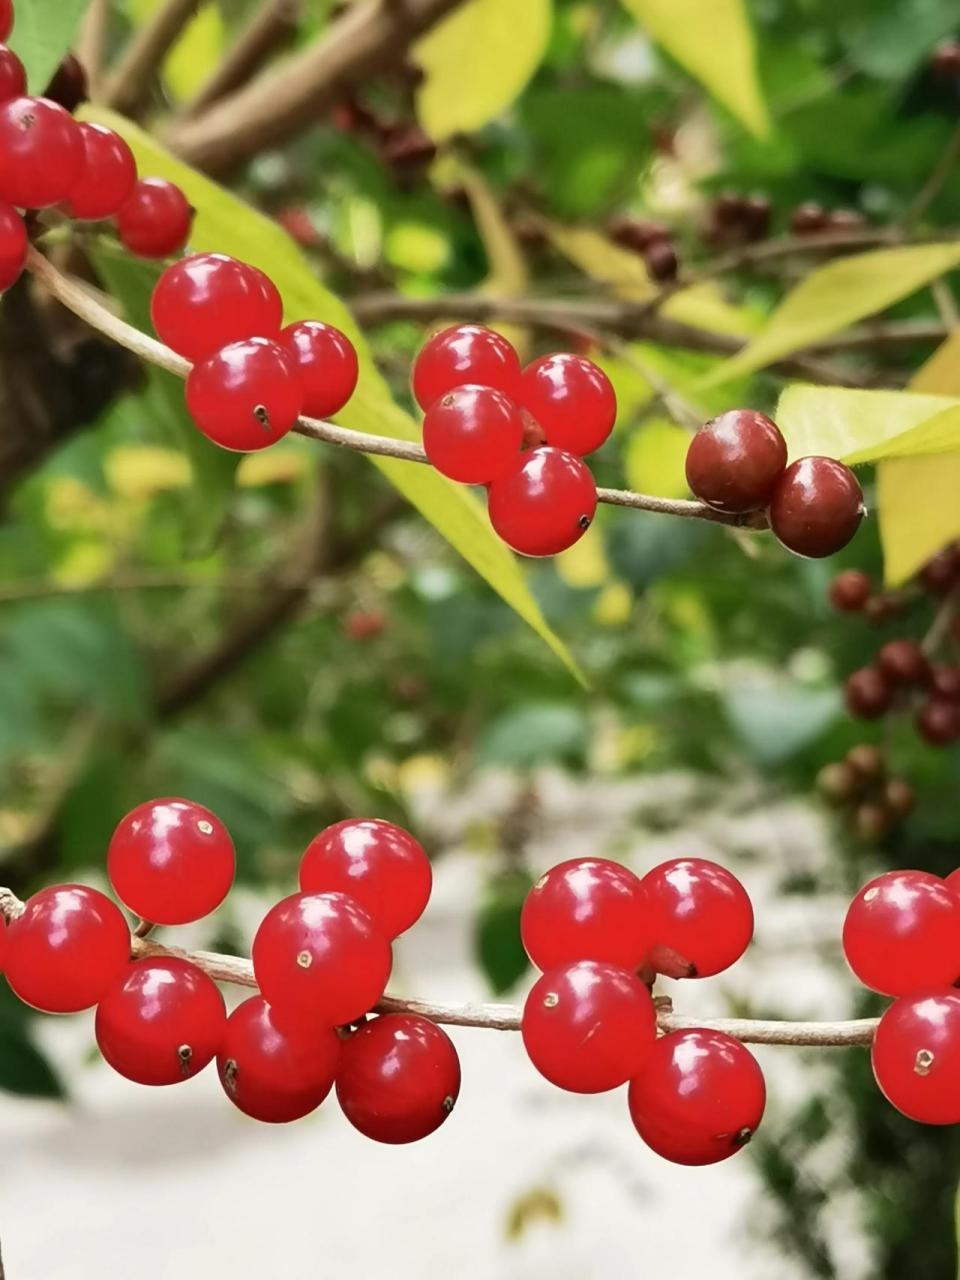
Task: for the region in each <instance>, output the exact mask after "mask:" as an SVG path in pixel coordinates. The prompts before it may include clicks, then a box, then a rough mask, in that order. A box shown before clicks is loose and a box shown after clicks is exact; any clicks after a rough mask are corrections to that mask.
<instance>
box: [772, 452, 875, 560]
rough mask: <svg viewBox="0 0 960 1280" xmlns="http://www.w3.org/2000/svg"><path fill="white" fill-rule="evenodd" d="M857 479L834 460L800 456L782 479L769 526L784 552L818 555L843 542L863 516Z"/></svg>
mask: <svg viewBox="0 0 960 1280" xmlns="http://www.w3.org/2000/svg"><path fill="white" fill-rule="evenodd" d="M863 512H864V506H863V492H862V490H861V489H860V485H859V484H858V483H857V478H856V476H855V475H854V474H853V472H852V471H851V470H850V468H849V467H845V466H844V465H843V463H842V462H836V461H835V460H834V459H833V458H818V457H814V458H800V459H798V460H797V461H796V462H794V463H791V465H790V466H789V467H787V469H786V471H785V472H784V473H783V475H782V477H781V478H780V481H779V483H778V484H777V487H776V489H775V490H774V493H773V498H772V499H771V502H770V527H771V528H772V529H773V532H774V533H775V534H776V536H777V538H778V539H779V540H780V542H781V543H782V544H783V545H784V546H785V547H786V548H787V550H788V551H793V552H795V554H796V555H798V556H809V557H811V558H813V559H820V558H821V557H823V556H832V555H833V554H834V552H836V551H840V550H841V549H842V548H843V547H845V546H846V545H847V543H848V542H849V541H850V539H851V538H852V537H853V535H854V534H855V533H856V532H857V529H858V528H859V527H860V521H861V520H862V519H863Z"/></svg>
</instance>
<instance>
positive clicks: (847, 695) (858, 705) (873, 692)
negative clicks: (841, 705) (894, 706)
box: [843, 667, 893, 720]
mask: <svg viewBox="0 0 960 1280" xmlns="http://www.w3.org/2000/svg"><path fill="white" fill-rule="evenodd" d="M843 697H844V701H845V702H846V704H847V710H848V711H849V712H850V714H851V715H852V716H856V717H857V718H858V719H860V720H878V719H879V718H880V717H881V716H882V715H884V714H885V712H887V711H888V710H889V708H890V703H891V701H892V699H893V691H892V689H891V688H890V684H889V682H888V680H887V677H886V676H885V675H884V674H883V672H882V671H881V670H880V669H879V668H878V667H861V668H860V670H859V671H854V672H853V674H852V675H849V676H848V677H847V680H846V683H845V684H844V687H843Z"/></svg>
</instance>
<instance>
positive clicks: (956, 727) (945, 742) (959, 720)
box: [916, 698, 960, 747]
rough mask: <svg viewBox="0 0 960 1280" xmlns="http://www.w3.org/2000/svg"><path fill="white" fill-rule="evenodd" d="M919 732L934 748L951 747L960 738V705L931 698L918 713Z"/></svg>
mask: <svg viewBox="0 0 960 1280" xmlns="http://www.w3.org/2000/svg"><path fill="white" fill-rule="evenodd" d="M916 724H917V732H918V733H919V734H920V736H921V738H924V739H926V741H927V742H929V743H930V745H931V746H932V747H949V746H950V745H951V743H954V742H956V741H957V739H958V738H960V704H958V703H956V702H948V701H947V699H946V698H931V699H930V701H929V702H925V703H924V705H923V706H922V707H921V708H920V710H919V711H918V712H917V720H916Z"/></svg>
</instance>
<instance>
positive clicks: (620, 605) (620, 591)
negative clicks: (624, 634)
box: [593, 582, 633, 627]
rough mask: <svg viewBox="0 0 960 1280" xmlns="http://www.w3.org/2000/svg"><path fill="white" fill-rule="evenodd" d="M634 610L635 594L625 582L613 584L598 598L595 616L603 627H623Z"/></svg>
mask: <svg viewBox="0 0 960 1280" xmlns="http://www.w3.org/2000/svg"><path fill="white" fill-rule="evenodd" d="M632 610H633V592H632V591H631V590H630V588H629V587H628V586H627V585H626V584H625V583H623V582H611V583H610V584H609V586H606V587H604V589H603V590H602V591H601V592H600V594H599V596H597V599H596V600H595V602H594V605H593V616H594V618H595V619H596V621H597V622H598V623H599V625H600V626H601V627H622V626H623V625H624V623H626V622H629V621H630V614H631V612H632Z"/></svg>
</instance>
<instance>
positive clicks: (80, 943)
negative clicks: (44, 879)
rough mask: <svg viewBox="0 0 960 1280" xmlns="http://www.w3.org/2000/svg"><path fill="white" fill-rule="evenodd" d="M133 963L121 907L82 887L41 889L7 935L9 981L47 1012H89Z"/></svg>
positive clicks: (13, 923)
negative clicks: (81, 1010)
mask: <svg viewBox="0 0 960 1280" xmlns="http://www.w3.org/2000/svg"><path fill="white" fill-rule="evenodd" d="M129 959H130V930H129V929H128V928H127V922H126V921H125V920H124V918H123V915H122V914H121V912H120V908H119V907H117V906H116V905H115V904H114V903H112V902H111V901H110V899H109V898H107V897H105V895H104V894H102V893H100V892H98V890H96V889H88V888H87V887H86V886H85V885H81V884H62V885H55V886H53V887H52V888H49V889H41V890H40V891H39V893H35V894H34V895H33V897H32V898H30V899H29V901H28V902H27V905H26V910H25V911H24V913H23V915H21V916H20V917H19V918H18V919H17V920H14V921H13V922H12V923H11V925H10V928H9V930H8V931H7V963H6V972H7V981H8V982H9V983H10V986H11V987H12V988H13V991H14V993H15V994H16V995H18V996H19V997H20V999H21V1000H23V1001H24V1002H25V1003H26V1004H29V1005H33V1007H34V1008H35V1009H42V1010H43V1011H44V1012H45V1013H77V1012H78V1011H79V1010H80V1009H89V1008H90V1007H91V1006H92V1005H95V1004H96V1003H97V1001H98V1000H99V999H100V998H101V997H102V996H103V993H104V992H105V991H106V990H107V988H108V987H109V986H110V985H111V984H112V983H113V982H114V981H115V980H116V979H117V977H118V976H119V975H120V974H121V973H122V972H123V970H124V969H125V968H126V966H127V962H128V961H129Z"/></svg>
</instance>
